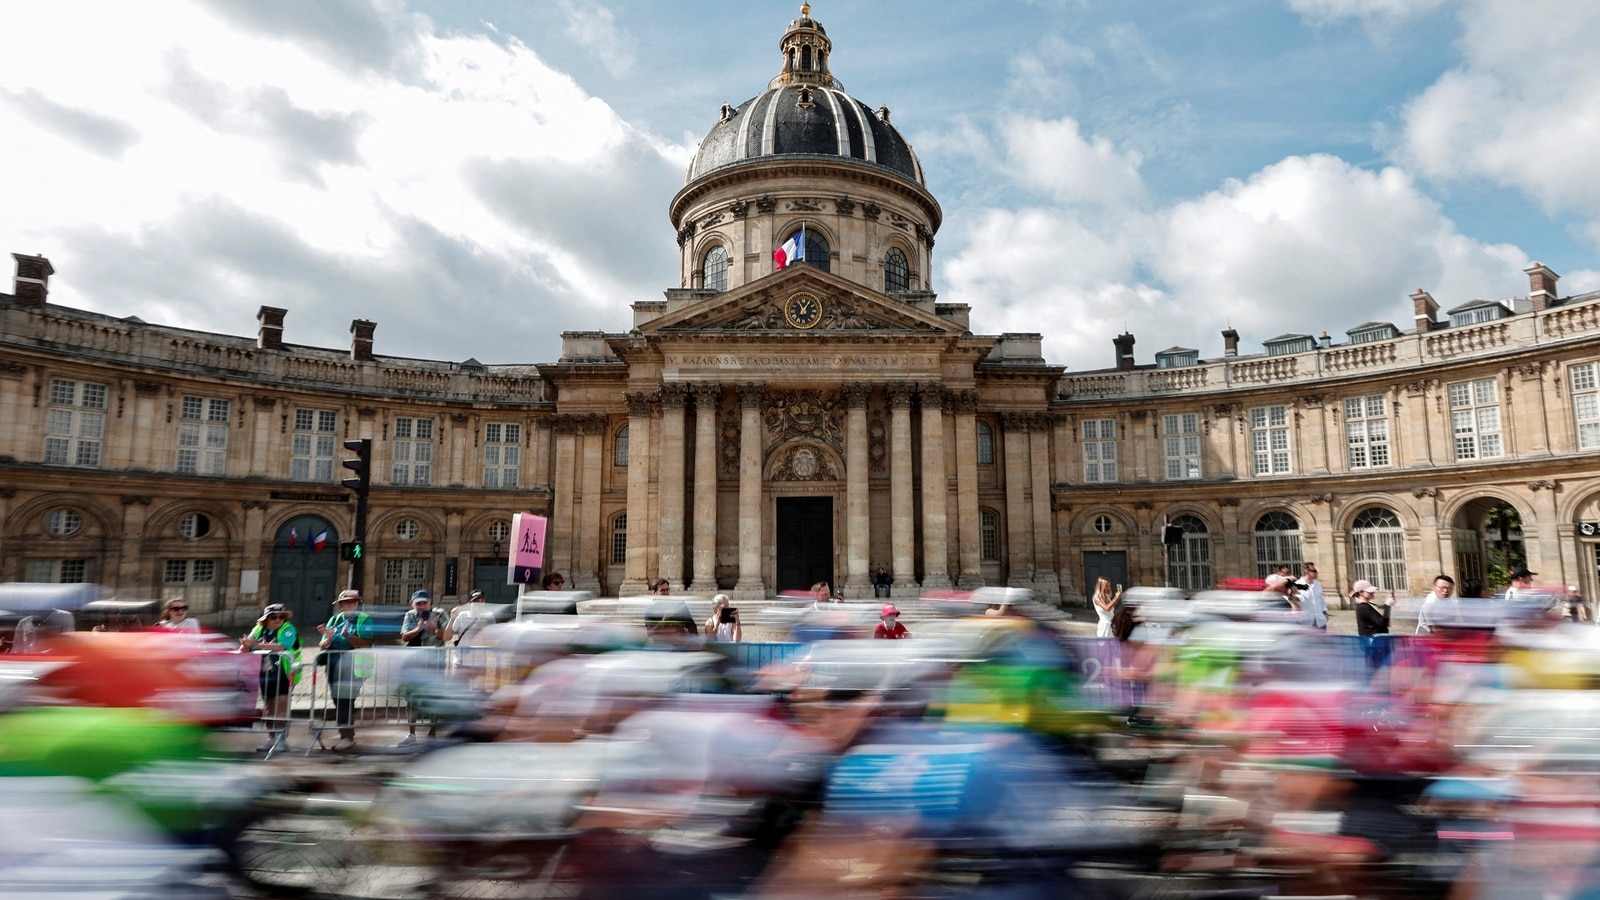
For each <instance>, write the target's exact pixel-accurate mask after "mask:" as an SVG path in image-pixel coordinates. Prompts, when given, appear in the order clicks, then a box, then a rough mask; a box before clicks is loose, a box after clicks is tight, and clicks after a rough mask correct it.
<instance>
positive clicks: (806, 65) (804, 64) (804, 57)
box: [800, 44, 811, 72]
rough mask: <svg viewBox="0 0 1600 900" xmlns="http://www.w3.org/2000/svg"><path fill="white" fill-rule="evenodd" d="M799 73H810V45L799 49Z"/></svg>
mask: <svg viewBox="0 0 1600 900" xmlns="http://www.w3.org/2000/svg"><path fill="white" fill-rule="evenodd" d="M800 71H802V72H809V71H811V45H810V44H806V45H805V46H803V47H801V48H800Z"/></svg>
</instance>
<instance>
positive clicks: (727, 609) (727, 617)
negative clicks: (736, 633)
mask: <svg viewBox="0 0 1600 900" xmlns="http://www.w3.org/2000/svg"><path fill="white" fill-rule="evenodd" d="M738 615H739V607H737V606H724V607H723V608H722V609H721V610H719V611H718V613H717V621H719V622H733V621H734V619H735V618H736V617H737V616H738Z"/></svg>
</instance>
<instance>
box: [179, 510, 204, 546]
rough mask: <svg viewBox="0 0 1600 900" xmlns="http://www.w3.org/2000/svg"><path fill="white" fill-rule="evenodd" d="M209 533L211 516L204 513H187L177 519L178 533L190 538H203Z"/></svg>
mask: <svg viewBox="0 0 1600 900" xmlns="http://www.w3.org/2000/svg"><path fill="white" fill-rule="evenodd" d="M210 533H211V517H210V516H208V515H206V514H205V513H189V514H188V515H186V516H184V517H183V518H181V519H179V520H178V534H181V535H183V536H184V537H186V538H189V539H190V540H194V539H195V538H203V537H205V536H206V535H208V534H210Z"/></svg>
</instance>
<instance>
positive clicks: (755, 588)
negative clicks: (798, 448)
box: [735, 383, 766, 600]
mask: <svg viewBox="0 0 1600 900" xmlns="http://www.w3.org/2000/svg"><path fill="white" fill-rule="evenodd" d="M765 396H766V385H762V384H752V383H746V384H741V385H739V583H738V585H737V587H736V588H735V590H736V591H738V592H739V595H740V598H741V599H752V600H755V599H764V598H765V597H766V585H765V584H764V583H762V581H761V549H762V548H761V401H762V399H763V398H764V397H765Z"/></svg>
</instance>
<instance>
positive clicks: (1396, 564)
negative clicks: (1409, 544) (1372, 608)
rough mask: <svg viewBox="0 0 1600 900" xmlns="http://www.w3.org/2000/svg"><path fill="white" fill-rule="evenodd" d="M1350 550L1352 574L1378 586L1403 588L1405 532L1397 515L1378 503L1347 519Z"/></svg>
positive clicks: (1404, 580) (1394, 589)
mask: <svg viewBox="0 0 1600 900" xmlns="http://www.w3.org/2000/svg"><path fill="white" fill-rule="evenodd" d="M1350 552H1351V555H1352V557H1353V562H1354V563H1355V577H1356V578H1358V579H1365V580H1367V581H1370V582H1372V583H1373V584H1375V585H1377V586H1378V588H1379V589H1380V590H1385V591H1404V590H1406V589H1407V588H1408V587H1409V585H1408V584H1407V582H1406V533H1405V529H1403V528H1402V527H1400V517H1399V516H1397V515H1395V514H1394V513H1393V512H1391V511H1389V510H1387V509H1384V508H1383V507H1381V506H1374V507H1371V508H1369V509H1364V510H1362V511H1361V512H1359V513H1357V514H1356V517H1355V519H1354V520H1353V521H1352V522H1351V523H1350Z"/></svg>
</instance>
